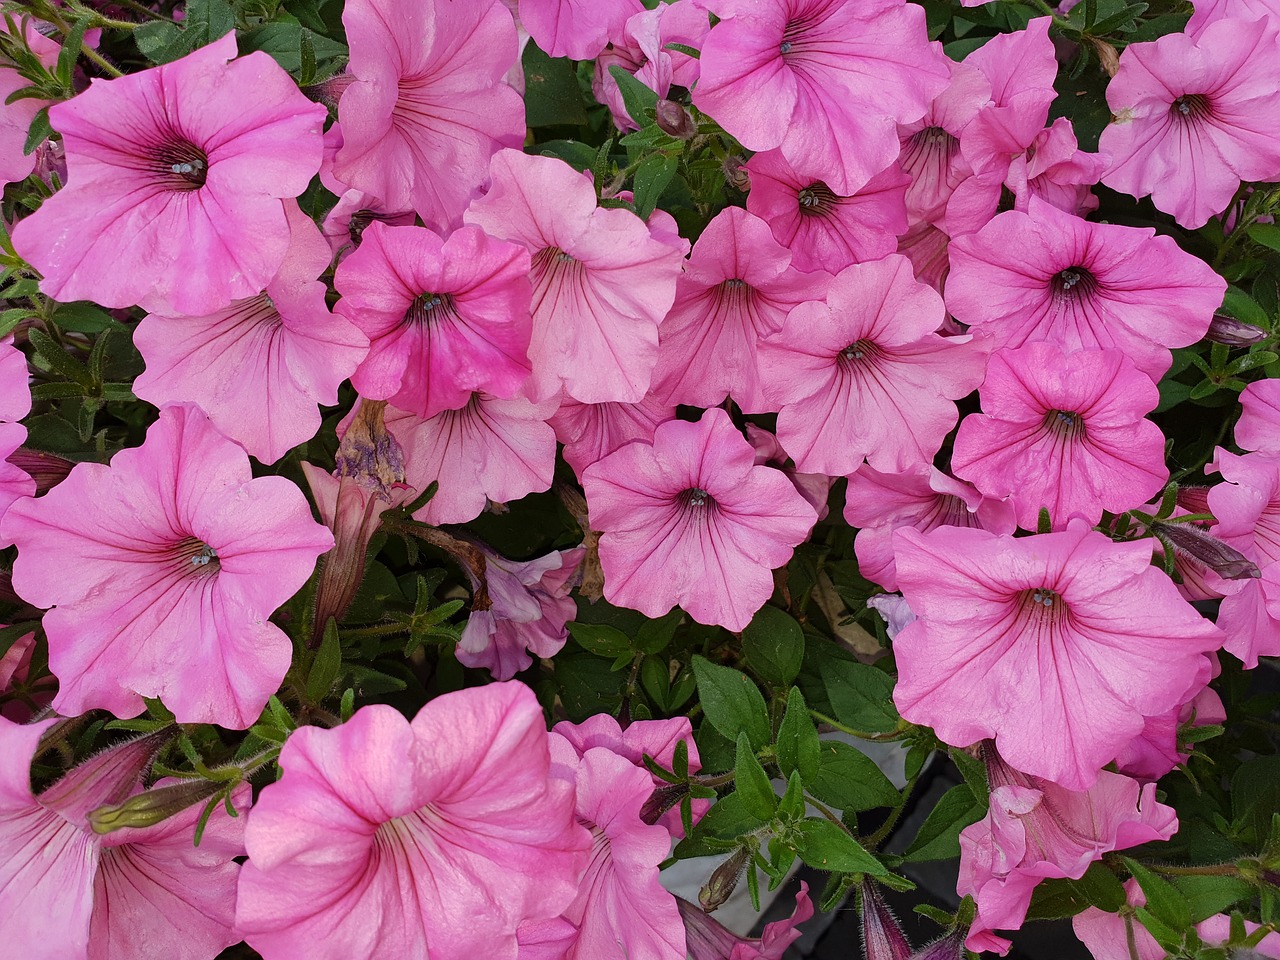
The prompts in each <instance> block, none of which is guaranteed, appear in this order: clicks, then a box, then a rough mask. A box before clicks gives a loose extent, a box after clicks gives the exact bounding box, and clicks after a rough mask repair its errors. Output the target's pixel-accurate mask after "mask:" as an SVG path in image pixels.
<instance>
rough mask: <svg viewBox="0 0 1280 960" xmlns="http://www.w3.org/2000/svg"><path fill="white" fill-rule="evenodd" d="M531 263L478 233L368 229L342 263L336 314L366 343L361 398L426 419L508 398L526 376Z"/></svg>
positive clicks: (358, 381) (515, 249) (358, 379)
mask: <svg viewBox="0 0 1280 960" xmlns="http://www.w3.org/2000/svg"><path fill="white" fill-rule="evenodd" d="M528 273H529V254H528V253H526V252H525V250H524V248H523V247H521V246H519V245H517V244H514V243H507V242H505V241H503V240H496V239H494V238H493V237H491V236H488V235H487V234H486V233H485V232H484V231H483V230H480V229H477V228H476V227H460V228H459V229H458V230H456V231H454V232H453V233H451V234H450V235H449V237H448V239H445V240H442V239H441V238H440V237H439V235H437V234H435V233H432V232H431V231H430V230H427V229H424V228H423V227H388V226H386V225H385V224H383V223H379V222H375V223H371V224H370V225H369V227H368V228H367V229H366V230H365V231H364V234H363V237H362V239H361V243H360V246H359V248H358V249H357V250H355V251H354V252H353V253H352V254H351V255H350V256H348V257H347V258H346V259H345V260H343V261H342V263H341V264H339V266H338V269H337V271H336V273H335V274H334V278H333V282H334V286H335V287H336V288H337V290H338V293H340V294H341V295H342V299H341V300H339V301H338V304H337V306H336V307H335V308H334V309H335V311H336V312H337V313H338V314H339V315H340V316H342V317H345V318H346V319H347V320H349V321H350V322H351V323H352V324H354V325H355V326H357V327H359V328H360V329H361V330H362V331H364V333H365V334H366V335H367V336H368V337H369V340H370V345H369V355H368V356H367V357H366V358H365V359H364V360H363V361H362V362H361V364H360V366H359V367H358V368H357V369H356V372H355V373H354V375H352V377H351V384H352V386H354V387H355V388H356V390H358V391H359V392H360V395H361V396H362V397H366V398H368V399H370V400H389V401H391V403H392V405H394V406H396V407H398V408H400V409H401V410H408V411H411V412H413V413H416V414H417V415H418V416H420V417H422V418H423V419H430V418H431V417H434V416H435V415H436V414H438V413H440V412H441V411H444V410H456V409H458V408H459V407H463V406H466V404H467V402H468V401H469V400H470V399H471V394H472V392H473V391H476V390H483V391H485V392H486V393H488V394H490V395H492V396H496V397H502V398H504V399H505V398H510V397H514V396H515V395H516V393H517V392H518V391H519V390H520V387H521V386H522V385H523V384H524V382H525V380H526V379H528V376H529V360H528V348H529V281H528V279H527V276H528Z"/></svg>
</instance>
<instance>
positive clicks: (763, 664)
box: [742, 604, 804, 686]
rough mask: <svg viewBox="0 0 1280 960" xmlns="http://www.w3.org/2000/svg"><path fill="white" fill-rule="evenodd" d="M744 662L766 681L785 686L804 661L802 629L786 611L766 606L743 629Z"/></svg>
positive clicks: (793, 677) (794, 676)
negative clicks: (745, 660)
mask: <svg viewBox="0 0 1280 960" xmlns="http://www.w3.org/2000/svg"><path fill="white" fill-rule="evenodd" d="M742 652H743V654H744V655H745V656H746V658H747V665H748V666H749V667H751V669H752V670H754V671H755V672H756V673H758V674H759V675H760V676H761V677H763V678H764V679H765V680H767V681H768V682H769V683H773V684H777V685H778V686H785V685H787V684H789V683H790V682H791V681H792V680H794V679H795V678H796V675H797V674H799V673H800V666H801V664H802V663H804V631H803V630H801V629H800V624H798V623H796V621H795V619H794V618H793V617H791V616H789V615H788V614H787V613H786V612H785V611H783V610H779V609H778V608H777V607H771V606H769V605H767V604H766V605H765V606H763V607H761V608H760V609H759V611H757V613H756V615H755V616H754V617H752V618H751V622H750V623H748V624H747V627H746V629H745V630H743V631H742Z"/></svg>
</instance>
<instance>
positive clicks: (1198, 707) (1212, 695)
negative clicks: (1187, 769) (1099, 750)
mask: <svg viewBox="0 0 1280 960" xmlns="http://www.w3.org/2000/svg"><path fill="white" fill-rule="evenodd" d="M1217 672H1218V668H1217V665H1216V663H1214V662H1213V661H1212V660H1210V659H1209V658H1206V659H1205V670H1204V678H1205V682H1206V683H1207V682H1208V680H1209V677H1210V676H1211V675H1216V674H1217ZM1226 719H1227V712H1226V709H1225V708H1224V707H1223V705H1222V698H1221V697H1219V696H1218V694H1217V693H1216V692H1215V691H1214V690H1213V688H1212V687H1208V686H1205V687H1203V688H1202V689H1201V690H1200V691H1199V692H1198V693H1197V694H1196V695H1195V696H1194V697H1192V698H1191V699H1190V700H1188V701H1187V702H1186V703H1184V704H1182V705H1181V706H1179V707H1177V708H1176V709H1174V710H1170V711H1169V712H1168V713H1164V714H1161V715H1160V716H1158V717H1147V718H1146V723H1145V724H1144V725H1143V727H1142V733H1140V734H1138V736H1136V737H1134V738H1133V740H1131V741H1129V743H1127V744H1125V746H1124V749H1122V750H1121V751H1120V752H1119V753H1118V754H1117V755H1116V759H1115V764H1116V770H1117V771H1118V772H1120V773H1123V774H1124V775H1125V776H1127V777H1133V778H1135V779H1137V780H1143V781H1146V780H1159V779H1160V778H1161V777H1163V776H1164V775H1165V774H1166V773H1168V772H1169V771H1170V770H1172V769H1173V768H1174V767H1176V766H1178V765H1179V764H1181V763H1186V762H1187V758H1188V757H1189V756H1190V755H1191V747H1190V746H1189V745H1188V744H1186V743H1184V742H1183V741H1182V740H1181V739H1180V737H1179V733H1180V731H1181V730H1182V728H1183V727H1184V726H1187V725H1188V724H1190V725H1192V726H1196V727H1203V726H1207V725H1209V724H1215V723H1225V722H1226Z"/></svg>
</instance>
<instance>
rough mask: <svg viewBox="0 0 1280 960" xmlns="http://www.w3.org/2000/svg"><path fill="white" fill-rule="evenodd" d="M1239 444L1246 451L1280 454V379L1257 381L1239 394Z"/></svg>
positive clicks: (1237, 435)
mask: <svg viewBox="0 0 1280 960" xmlns="http://www.w3.org/2000/svg"><path fill="white" fill-rule="evenodd" d="M1240 406H1241V408H1242V409H1241V412H1240V419H1239V420H1237V421H1236V428H1235V437H1236V443H1237V444H1239V446H1240V447H1241V449H1244V450H1260V451H1262V452H1263V453H1280V380H1258V381H1256V382H1254V383H1251V384H1249V386H1247V387H1246V388H1245V390H1244V393H1242V394H1240Z"/></svg>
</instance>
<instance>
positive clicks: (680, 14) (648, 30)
mask: <svg viewBox="0 0 1280 960" xmlns="http://www.w3.org/2000/svg"><path fill="white" fill-rule="evenodd" d="M597 2H599V0H597ZM709 29H711V22H710V20H709V19H708V17H707V12H706V11H705V10H703V9H701V8H700V7H699V6H698V5H697V3H696V2H695V0H677V2H675V3H663V4H659V6H658V7H657V8H656V9H654V10H643V11H641V12H640V13H637V14H635V15H634V16H632V17H631V18H630V19H629V20H627V22H626V24H625V25H624V26H623V28H622V32H621V35H620V36H617V37H611V38H610V40H611V41H612V42H611V43H610V44H609V46H608V47H607V48H606V49H605V50H603V51H602V52H601V53H600V55H599V56H597V57H596V67H595V72H594V73H593V74H592V77H591V92H592V94H594V96H595V98H596V100H598V101H599V102H600V103H603V104H604V105H605V106H607V107H608V108H609V112H610V113H611V114H612V115H613V122H614V125H615V126H616V127H617V128H618V129H619V130H635V129H636V123H635V121H634V120H632V119H631V115H630V114H628V113H627V106H626V103H625V102H624V101H623V99H622V91H620V90H619V89H618V81H616V80H615V79H613V74H611V73H610V72H609V68H610V67H622V69H624V70H626V71H627V72H628V73H630V74H631V75H632V76H634V77H635V78H636V79H637V80H639V81H640V82H641V83H643V84H644V85H645V86H646V87H648V88H649V89H650V90H652V91H653V92H654V93H656V94H657V95H658V98H659V99H663V98H665V97H666V96H667V94H668V93H669V92H670V90H671V87H672V85H673V84H674V85H677V86H681V87H692V86H693V85H694V82H695V81H696V80H697V79H698V61H697V60H695V59H694V58H693V57H690V56H688V55H686V54H683V53H679V52H677V51H675V50H668V49H666V47H667V44H669V43H679V44H683V45H684V46H686V47H693V49H695V50H697V49H699V48H701V46H702V44H703V42H704V41H705V39H706V36H707V31H708V30H709Z"/></svg>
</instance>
